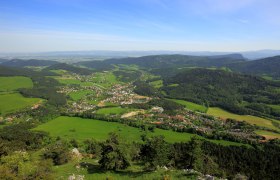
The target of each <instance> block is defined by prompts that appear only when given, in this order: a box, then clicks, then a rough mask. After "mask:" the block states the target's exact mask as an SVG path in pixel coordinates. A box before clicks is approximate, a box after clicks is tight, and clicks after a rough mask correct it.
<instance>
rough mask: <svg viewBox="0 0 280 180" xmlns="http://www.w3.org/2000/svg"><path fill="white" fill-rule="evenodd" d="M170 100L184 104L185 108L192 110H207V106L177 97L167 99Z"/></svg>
mask: <svg viewBox="0 0 280 180" xmlns="http://www.w3.org/2000/svg"><path fill="white" fill-rule="evenodd" d="M168 100H171V101H174V102H176V103H178V104H181V105H184V106H185V107H186V108H187V109H190V110H193V111H199V112H203V113H205V112H207V107H205V106H202V105H200V104H195V103H192V102H189V101H184V100H179V99H168Z"/></svg>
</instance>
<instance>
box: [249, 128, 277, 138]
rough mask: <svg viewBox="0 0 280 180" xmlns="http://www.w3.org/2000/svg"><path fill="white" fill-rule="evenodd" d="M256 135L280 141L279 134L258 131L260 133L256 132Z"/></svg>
mask: <svg viewBox="0 0 280 180" xmlns="http://www.w3.org/2000/svg"><path fill="white" fill-rule="evenodd" d="M255 133H256V134H258V135H261V136H264V137H265V138H266V139H275V138H278V139H280V134H277V133H274V132H269V131H263V130H258V131H255Z"/></svg>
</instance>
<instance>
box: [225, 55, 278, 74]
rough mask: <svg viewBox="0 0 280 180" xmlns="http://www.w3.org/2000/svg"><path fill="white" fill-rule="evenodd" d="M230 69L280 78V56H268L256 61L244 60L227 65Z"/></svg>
mask: <svg viewBox="0 0 280 180" xmlns="http://www.w3.org/2000/svg"><path fill="white" fill-rule="evenodd" d="M227 67H229V68H230V69H232V70H233V71H237V72H242V73H247V74H256V75H269V76H272V77H274V78H280V68H279V67H280V56H274V57H268V58H264V59H260V60H255V61H243V62H237V63H233V64H229V65H227Z"/></svg>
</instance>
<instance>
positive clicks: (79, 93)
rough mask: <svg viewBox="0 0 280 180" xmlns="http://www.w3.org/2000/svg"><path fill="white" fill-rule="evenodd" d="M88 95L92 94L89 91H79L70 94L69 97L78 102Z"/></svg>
mask: <svg viewBox="0 0 280 180" xmlns="http://www.w3.org/2000/svg"><path fill="white" fill-rule="evenodd" d="M90 93H94V92H93V91H90V90H81V91H77V92H71V93H70V94H69V96H70V98H71V99H73V100H74V101H78V100H80V99H82V98H83V97H84V96H86V95H87V94H90Z"/></svg>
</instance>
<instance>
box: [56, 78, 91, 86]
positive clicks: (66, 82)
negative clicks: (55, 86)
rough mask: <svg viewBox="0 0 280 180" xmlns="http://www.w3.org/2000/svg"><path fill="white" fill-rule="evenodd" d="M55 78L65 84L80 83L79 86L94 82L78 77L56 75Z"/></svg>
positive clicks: (89, 84)
mask: <svg viewBox="0 0 280 180" xmlns="http://www.w3.org/2000/svg"><path fill="white" fill-rule="evenodd" d="M55 79H56V80H58V82H60V83H61V84H65V85H69V84H77V85H81V86H92V85H93V84H94V83H92V82H82V81H80V80H78V79H71V78H61V77H57V78H55Z"/></svg>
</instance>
